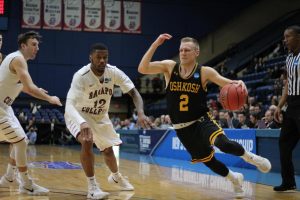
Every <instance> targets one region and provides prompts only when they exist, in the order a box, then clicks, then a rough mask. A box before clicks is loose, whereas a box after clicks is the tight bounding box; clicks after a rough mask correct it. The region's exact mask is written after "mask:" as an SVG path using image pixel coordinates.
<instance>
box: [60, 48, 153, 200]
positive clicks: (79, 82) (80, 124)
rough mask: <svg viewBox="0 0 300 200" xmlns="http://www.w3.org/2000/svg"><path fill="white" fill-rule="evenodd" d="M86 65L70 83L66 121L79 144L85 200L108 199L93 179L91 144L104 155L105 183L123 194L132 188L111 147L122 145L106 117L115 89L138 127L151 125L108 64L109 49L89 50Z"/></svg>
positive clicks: (139, 101) (123, 77) (130, 89)
mask: <svg viewBox="0 0 300 200" xmlns="http://www.w3.org/2000/svg"><path fill="white" fill-rule="evenodd" d="M90 61H91V63H89V64H88V65H86V66H84V67H82V68H81V69H80V70H79V71H77V72H76V73H75V74H74V76H73V80H72V84H71V88H70V90H69V92H68V96H67V102H66V112H65V120H66V125H67V127H68V129H69V130H70V132H71V133H72V135H73V136H74V137H75V138H76V139H77V140H78V141H79V142H80V143H81V154H80V160H81V164H82V167H83V170H84V172H85V174H86V176H87V180H88V196H87V197H88V198H91V199H101V198H104V197H106V196H107V195H108V193H107V192H103V191H102V190H101V189H100V188H99V186H98V183H97V182H96V178H95V175H94V154H93V150H92V148H93V143H95V144H96V146H97V147H98V148H99V149H100V151H101V152H102V153H103V155H104V161H105V163H106V165H107V166H108V168H109V169H110V171H111V174H110V175H109V177H108V182H109V183H112V184H115V185H118V186H119V187H120V188H121V189H122V190H133V189H134V187H133V186H132V185H131V184H130V183H129V181H128V180H127V179H126V178H124V177H123V176H122V175H121V174H120V173H119V170H118V165H117V161H116V157H115V155H114V152H113V149H112V146H114V145H119V144H121V143H122V141H121V140H120V138H119V137H118V136H117V134H116V132H115V130H114V128H113V125H112V122H111V121H110V119H109V116H108V109H109V105H110V100H111V97H112V95H113V89H114V85H118V86H120V87H121V90H122V91H123V93H128V94H129V95H130V96H131V97H132V99H133V102H134V104H135V106H136V109H137V112H138V123H139V124H140V125H141V126H142V127H144V128H149V127H150V121H149V119H148V117H146V116H145V114H144V110H143V100H142V98H141V96H140V94H139V92H138V91H137V90H136V88H135V87H134V84H133V83H132V81H131V80H130V79H129V78H128V76H127V75H125V73H123V72H122V71H121V70H119V69H118V68H117V67H115V66H112V65H109V64H107V61H108V49H107V47H106V46H105V45H104V44H100V43H98V44H94V45H93V46H92V48H91V50H90Z"/></svg>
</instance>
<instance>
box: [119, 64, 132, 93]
mask: <svg viewBox="0 0 300 200" xmlns="http://www.w3.org/2000/svg"><path fill="white" fill-rule="evenodd" d="M115 80H116V81H115V83H116V85H118V86H120V88H121V90H122V92H123V93H128V92H129V91H130V90H131V89H132V88H134V87H135V86H134V84H133V82H132V81H131V80H130V78H129V77H128V76H127V75H126V74H125V73H124V72H123V71H122V70H120V69H118V68H117V69H116V71H115Z"/></svg>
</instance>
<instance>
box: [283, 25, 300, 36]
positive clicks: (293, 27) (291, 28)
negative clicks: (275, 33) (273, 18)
mask: <svg viewBox="0 0 300 200" xmlns="http://www.w3.org/2000/svg"><path fill="white" fill-rule="evenodd" d="M286 30H292V31H294V32H295V33H297V34H300V26H298V25H293V26H289V27H287V28H286Z"/></svg>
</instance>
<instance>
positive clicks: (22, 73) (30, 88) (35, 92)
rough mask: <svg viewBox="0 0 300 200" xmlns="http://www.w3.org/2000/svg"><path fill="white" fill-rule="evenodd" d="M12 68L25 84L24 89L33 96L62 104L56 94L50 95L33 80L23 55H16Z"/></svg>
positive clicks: (11, 64)
mask: <svg viewBox="0 0 300 200" xmlns="http://www.w3.org/2000/svg"><path fill="white" fill-rule="evenodd" d="M10 69H11V70H13V71H14V72H16V74H17V76H18V78H19V79H20V81H21V83H22V84H23V91H24V92H25V93H27V94H29V95H31V96H33V97H36V98H38V99H42V100H45V101H48V102H49V103H51V104H56V105H59V106H62V104H61V102H60V100H59V98H58V97H56V96H49V95H48V94H47V91H46V90H44V89H41V88H38V87H37V86H36V85H35V84H34V83H33V81H32V79H31V76H30V74H29V72H28V66H27V63H26V61H25V60H24V59H23V58H21V57H16V58H14V59H13V60H12V62H11V63H10Z"/></svg>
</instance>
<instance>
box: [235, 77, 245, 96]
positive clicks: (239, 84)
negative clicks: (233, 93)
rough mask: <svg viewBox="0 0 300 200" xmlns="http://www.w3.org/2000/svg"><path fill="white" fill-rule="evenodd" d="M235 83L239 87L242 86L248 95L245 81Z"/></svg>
mask: <svg viewBox="0 0 300 200" xmlns="http://www.w3.org/2000/svg"><path fill="white" fill-rule="evenodd" d="M233 83H235V84H238V86H241V87H242V91H243V92H244V94H248V90H247V87H246V85H245V83H244V81H242V80H238V81H233Z"/></svg>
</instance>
